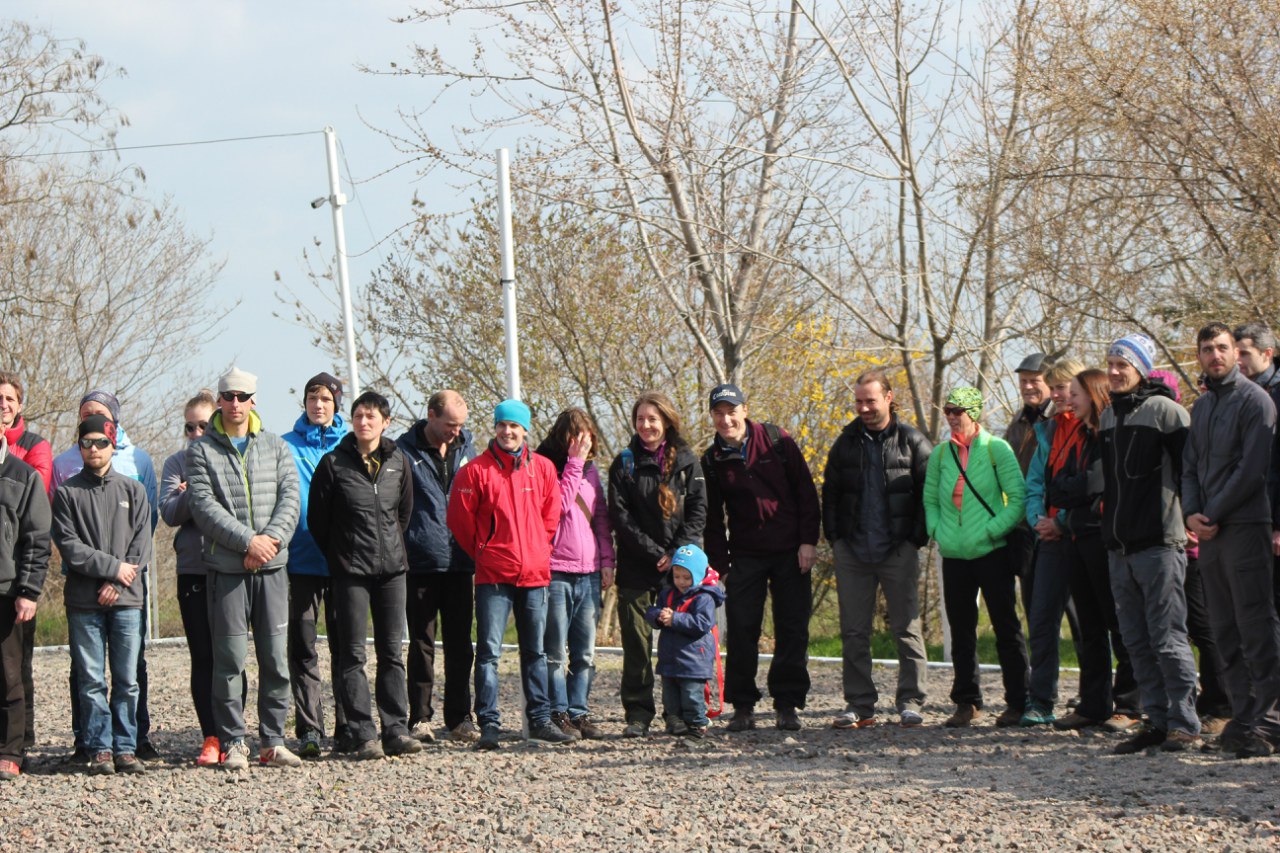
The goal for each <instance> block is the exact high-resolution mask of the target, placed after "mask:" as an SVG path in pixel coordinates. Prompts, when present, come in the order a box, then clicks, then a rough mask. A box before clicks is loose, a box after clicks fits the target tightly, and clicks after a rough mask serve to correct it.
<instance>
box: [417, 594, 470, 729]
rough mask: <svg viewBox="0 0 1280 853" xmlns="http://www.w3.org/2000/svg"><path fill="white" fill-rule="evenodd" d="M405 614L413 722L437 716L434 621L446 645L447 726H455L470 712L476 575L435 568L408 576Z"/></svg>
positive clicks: (445, 696)
mask: <svg viewBox="0 0 1280 853" xmlns="http://www.w3.org/2000/svg"><path fill="white" fill-rule="evenodd" d="M407 583H408V587H407V593H406V595H407V598H406V601H405V615H406V616H407V617H408V620H409V651H408V658H409V660H408V666H407V668H406V669H407V673H408V690H409V727H410V728H412V727H413V726H414V725H416V724H417V723H420V722H423V721H429V720H431V719H432V717H434V716H435V709H434V708H433V707H432V703H431V699H432V694H433V693H434V692H435V680H436V626H437V620H438V624H439V629H440V640H441V643H442V644H443V645H444V703H443V704H444V725H445V728H447V729H450V730H452V729H454V728H456V727H457V726H458V724H459V723H461V722H462V721H463V720H465V719H468V718H469V717H470V716H471V665H472V664H473V663H474V662H475V649H474V648H473V647H472V645H471V622H472V619H473V617H474V616H475V576H474V575H472V574H471V573H470V572H431V573H422V574H412V573H411V574H410V575H409V576H408V581H407Z"/></svg>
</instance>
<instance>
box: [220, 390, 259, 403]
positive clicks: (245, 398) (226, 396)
mask: <svg viewBox="0 0 1280 853" xmlns="http://www.w3.org/2000/svg"><path fill="white" fill-rule="evenodd" d="M218 396H219V397H221V398H222V399H223V400H224V401H225V402H228V403H230V402H231V401H232V400H237V401H239V402H241V403H247V402H249V401H250V400H252V399H253V395H252V394H246V393H245V392H244V391H223V392H222V393H221V394H219V395H218Z"/></svg>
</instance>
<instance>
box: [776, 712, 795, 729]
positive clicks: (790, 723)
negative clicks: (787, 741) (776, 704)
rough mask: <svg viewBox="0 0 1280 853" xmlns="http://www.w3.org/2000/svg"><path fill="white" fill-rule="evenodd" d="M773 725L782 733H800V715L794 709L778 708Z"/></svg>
mask: <svg viewBox="0 0 1280 853" xmlns="http://www.w3.org/2000/svg"><path fill="white" fill-rule="evenodd" d="M774 725H775V726H777V727H778V728H779V729H781V730H782V731H784V732H798V731H800V715H799V714H797V713H796V709H795V708H779V709H778V712H777V719H776V720H775V721H774Z"/></svg>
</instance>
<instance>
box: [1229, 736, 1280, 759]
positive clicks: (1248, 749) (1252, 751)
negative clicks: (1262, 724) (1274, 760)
mask: <svg viewBox="0 0 1280 853" xmlns="http://www.w3.org/2000/svg"><path fill="white" fill-rule="evenodd" d="M1275 751H1276V748H1275V746H1273V745H1272V743H1271V741H1269V740H1267V739H1266V738H1264V737H1263V736H1262V735H1258V734H1252V733H1250V734H1247V735H1245V736H1244V738H1243V743H1242V745H1241V746H1240V748H1239V749H1237V750H1236V758H1266V757H1267V756H1269V755H1274V754H1275Z"/></svg>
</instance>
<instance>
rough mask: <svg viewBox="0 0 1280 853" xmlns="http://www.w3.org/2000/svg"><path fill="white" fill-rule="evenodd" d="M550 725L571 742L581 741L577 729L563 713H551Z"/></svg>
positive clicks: (580, 733)
mask: <svg viewBox="0 0 1280 853" xmlns="http://www.w3.org/2000/svg"><path fill="white" fill-rule="evenodd" d="M551 724H552V725H553V726H555V727H556V728H558V729H559V730H560V731H562V732H564V733H565V734H566V735H568V736H569V738H570V739H572V740H582V732H580V731H578V727H577V726H575V725H574V724H573V721H572V720H570V719H569V715H568V714H566V713H565V712H564V711H553V712H552V714H551Z"/></svg>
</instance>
